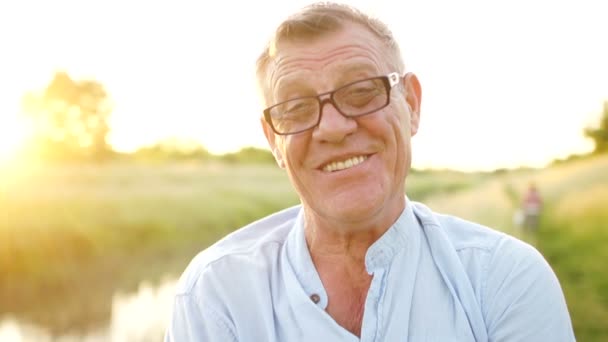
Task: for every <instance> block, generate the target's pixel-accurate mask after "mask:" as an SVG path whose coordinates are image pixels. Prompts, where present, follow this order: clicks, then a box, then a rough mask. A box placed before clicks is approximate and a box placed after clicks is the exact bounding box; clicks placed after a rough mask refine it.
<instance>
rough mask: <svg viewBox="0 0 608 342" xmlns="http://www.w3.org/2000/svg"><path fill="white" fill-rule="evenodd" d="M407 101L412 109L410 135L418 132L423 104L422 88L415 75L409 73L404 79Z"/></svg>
mask: <svg viewBox="0 0 608 342" xmlns="http://www.w3.org/2000/svg"><path fill="white" fill-rule="evenodd" d="M403 85H404V87H403V88H404V91H405V101H406V102H407V105H408V107H409V108H410V135H412V136H414V135H415V134H416V132H418V125H419V124H420V105H421V103H422V87H421V86H420V81H418V77H416V75H415V74H414V73H411V72H408V73H407V74H405V76H404V77H403Z"/></svg>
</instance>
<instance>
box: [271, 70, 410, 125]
mask: <svg viewBox="0 0 608 342" xmlns="http://www.w3.org/2000/svg"><path fill="white" fill-rule="evenodd" d="M399 79H400V77H399V74H398V73H396V72H392V73H390V74H388V75H386V76H379V77H372V78H367V79H364V80H360V81H356V82H352V83H349V84H347V85H344V86H342V87H340V88H338V89H335V90H333V91H330V92H326V93H323V94H319V95H316V96H303V97H298V98H295V99H290V100H287V101H284V102H280V103H277V104H275V105H273V106H271V107H268V108H266V109H264V119H265V120H266V122H267V123H268V124H269V125H270V127H271V128H272V130H273V131H274V132H275V133H276V134H279V135H289V134H296V133H301V132H304V131H306V130H309V129H311V128H313V127H315V126H317V125H318V124H319V122H320V121H321V112H322V110H323V106H324V105H325V104H326V103H331V104H332V105H333V106H334V107H335V108H336V110H338V112H340V114H342V115H344V116H345V117H347V118H353V117H357V116H362V115H365V114H370V113H373V112H376V111H378V110H380V109H382V108H384V107H386V106H388V104H389V103H390V93H391V89H392V88H393V87H394V86H395V85H396V84H398V83H399ZM325 95H329V97H327V98H325V99H321V97H322V96H325Z"/></svg>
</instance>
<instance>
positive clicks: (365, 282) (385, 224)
mask: <svg viewBox="0 0 608 342" xmlns="http://www.w3.org/2000/svg"><path fill="white" fill-rule="evenodd" d="M402 211H403V205H401V206H399V205H396V206H395V208H393V210H391V212H390V215H385V216H383V217H382V218H381V219H375V220H370V221H368V222H366V224H365V225H363V224H361V225H353V224H352V223H349V224H343V223H342V224H341V223H340V222H331V221H330V220H324V219H323V218H319V217H316V216H314V215H313V216H309V215H307V217H306V228H305V230H304V233H305V237H306V243H307V245H308V250H309V252H310V255H311V258H312V261H313V263H314V265H315V268H316V269H317V272H318V274H319V277H320V278H321V282H322V283H323V287H324V288H325V290H326V292H327V296H328V305H327V309H326V311H327V313H328V314H329V315H330V316H331V317H332V318H333V319H334V320H335V321H336V323H338V324H339V325H340V326H342V327H343V328H345V329H346V330H348V331H350V332H351V333H353V334H354V335H356V336H359V337H360V336H361V328H362V322H363V312H364V308H365V300H366V298H367V292H368V290H369V287H370V285H371V281H372V277H373V276H372V275H371V274H369V273H368V272H367V270H366V266H365V256H366V254H367V250H368V249H369V247H370V246H371V245H372V244H373V243H374V242H376V241H377V240H378V239H379V238H380V237H381V236H382V235H383V234H384V233H385V232H386V231H387V230H388V229H389V228H390V227H391V226H392V224H393V223H394V222H395V221H396V220H397V218H398V217H399V215H400V214H401V212H402ZM335 226H338V227H341V229H335ZM349 228H351V229H349Z"/></svg>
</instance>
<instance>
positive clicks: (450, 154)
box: [0, 0, 608, 170]
mask: <svg viewBox="0 0 608 342" xmlns="http://www.w3.org/2000/svg"><path fill="white" fill-rule="evenodd" d="M307 3H309V1H280V0H276V1H270V0H261V1H240V2H239V1H213V2H212V1H168V0H167V1H124V0H123V1H118V0H104V1H64V0H55V1H27V0H26V1H2V2H0V51H1V53H0V159H2V158H7V156H9V155H10V154H11V153H12V151H14V150H15V149H16V148H17V147H18V145H19V143H20V142H21V141H22V139H23V137H24V135H25V134H26V133H27V126H26V125H25V124H24V122H23V120H22V119H21V117H20V114H19V111H20V110H19V107H20V99H21V96H22V95H23V94H24V93H25V92H26V91H28V90H34V89H40V88H42V87H43V86H44V85H45V84H46V83H47V82H48V81H49V80H50V78H51V77H52V75H53V72H54V71H55V70H65V71H67V72H68V73H69V74H70V75H72V76H73V77H75V78H81V77H87V78H94V79H97V80H98V81H100V82H101V83H103V84H104V85H105V87H106V89H107V91H108V92H109V93H110V95H111V97H112V100H113V102H114V106H115V110H114V112H113V116H112V121H111V125H112V134H111V136H110V142H111V144H112V145H113V146H114V147H115V148H116V149H118V150H121V151H132V150H134V149H136V148H137V147H139V146H141V145H145V144H151V143H154V142H155V141H158V140H159V139H162V138H167V137H182V138H188V139H196V140H198V141H200V142H201V143H202V144H203V145H204V146H205V147H206V148H207V149H209V150H210V151H212V152H215V153H223V152H227V151H234V150H237V149H239V148H241V147H243V146H250V145H253V146H265V141H264V138H263V134H262V132H261V130H260V129H259V124H258V118H259V115H260V112H261V109H262V108H261V104H260V102H259V101H258V99H257V91H256V88H255V82H254V64H255V59H256V58H257V56H258V54H259V53H260V52H261V49H262V48H263V46H264V45H265V43H266V41H267V40H268V38H269V37H270V35H271V33H272V30H273V28H274V27H275V26H276V25H277V24H278V23H279V22H280V21H281V20H282V19H284V17H285V16H286V15H288V14H290V13H291V12H293V11H294V10H296V9H298V8H300V7H302V6H303V5H305V4H307ZM348 3H350V4H353V5H355V6H357V7H359V8H360V9H362V10H365V11H368V12H370V13H371V14H373V15H375V16H378V17H379V18H380V19H382V20H383V21H385V22H386V23H388V25H389V27H391V29H392V30H393V33H394V35H395V36H396V38H397V40H398V42H399V43H400V44H401V48H402V50H403V55H404V58H405V62H406V65H407V69H408V71H412V72H414V73H416V74H417V75H418V77H419V78H420V80H421V83H422V88H423V102H422V113H421V115H422V117H421V127H420V131H419V134H418V135H417V136H416V137H415V138H414V139H413V149H414V151H413V155H414V166H415V167H450V168H458V169H463V170H479V169H485V170H487V169H494V168H498V167H514V166H521V165H529V166H541V165H544V164H546V163H547V162H549V161H550V160H552V159H554V158H559V157H565V156H567V155H569V154H572V153H580V152H586V151H589V150H590V149H591V148H592V144H591V142H590V141H588V140H586V139H585V138H584V137H583V135H582V130H583V128H584V127H585V126H588V125H591V124H594V123H596V122H597V121H598V118H599V114H600V113H601V111H602V106H603V101H607V100H608V43H607V42H608V19H607V17H606V13H608V11H607V9H608V5H607V4H606V2H604V1H584V0H582V1H581V0H571V1H541V0H515V1H500V2H499V1H482V0H479V1H473V0H464V1H436V0H435V1H433V0H404V1H385V0H373V1H364V0H360V1H349V2H348Z"/></svg>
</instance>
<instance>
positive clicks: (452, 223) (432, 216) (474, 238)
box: [414, 203, 507, 251]
mask: <svg viewBox="0 0 608 342" xmlns="http://www.w3.org/2000/svg"><path fill="white" fill-rule="evenodd" d="M414 213H415V214H416V217H418V219H419V220H420V223H421V224H422V226H423V227H425V228H426V229H439V230H440V231H441V233H442V234H444V235H445V236H446V237H447V238H448V239H449V241H450V242H451V244H452V245H453V246H454V248H455V249H456V250H457V251H459V250H463V249H468V248H476V249H481V250H491V249H493V248H494V247H495V246H496V244H497V243H498V242H499V241H500V240H501V239H504V238H507V235H506V234H504V233H502V232H500V231H497V230H494V229H492V228H490V227H487V226H484V225H481V224H479V223H475V222H471V221H468V220H465V219H462V218H459V217H456V216H452V215H446V214H442V213H437V212H434V211H432V210H431V209H429V208H428V207H427V206H425V205H424V204H422V203H414Z"/></svg>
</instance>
